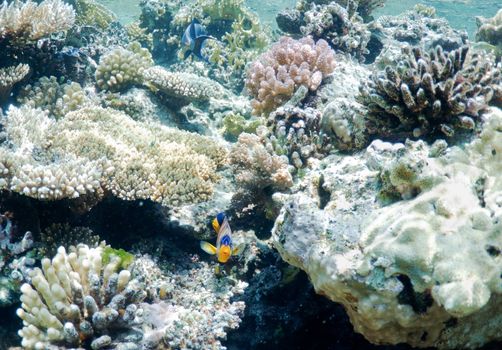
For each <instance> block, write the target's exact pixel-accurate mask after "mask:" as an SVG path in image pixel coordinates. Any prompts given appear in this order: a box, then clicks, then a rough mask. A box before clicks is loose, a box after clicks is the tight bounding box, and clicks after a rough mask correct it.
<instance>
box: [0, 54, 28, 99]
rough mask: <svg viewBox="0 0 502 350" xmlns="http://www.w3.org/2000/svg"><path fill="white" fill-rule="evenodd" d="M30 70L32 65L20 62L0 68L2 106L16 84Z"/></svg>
mask: <svg viewBox="0 0 502 350" xmlns="http://www.w3.org/2000/svg"><path fill="white" fill-rule="evenodd" d="M29 72H30V66H28V65H27V64H23V63H20V64H18V65H17V66H10V67H6V68H0V106H1V105H2V104H3V103H4V102H5V101H6V100H7V99H8V98H9V95H10V92H11V90H12V88H13V87H14V85H15V84H16V83H18V82H19V81H21V80H23V78H24V77H25V76H26V75H27V74H28V73H29Z"/></svg>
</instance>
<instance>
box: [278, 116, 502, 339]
mask: <svg viewBox="0 0 502 350" xmlns="http://www.w3.org/2000/svg"><path fill="white" fill-rule="evenodd" d="M486 120H487V121H486V123H485V124H484V125H483V130H482V132H481V134H480V136H479V138H476V139H474V140H473V141H471V142H470V143H466V144H465V145H464V146H463V147H462V148H460V147H453V148H450V149H448V148H446V144H445V143H444V141H437V142H436V143H435V144H433V145H432V146H430V147H429V146H427V145H426V144H425V142H423V141H416V142H412V141H407V142H406V144H390V143H385V142H382V141H380V140H377V141H374V142H373V143H372V144H371V145H370V146H369V147H368V149H367V150H366V152H363V153H362V154H355V155H353V156H339V155H333V156H330V157H328V158H326V159H324V160H323V161H322V162H321V163H324V164H320V166H319V167H318V170H316V171H312V172H311V173H310V174H309V175H308V176H307V177H306V178H305V181H304V186H305V191H303V192H298V193H296V194H293V195H291V196H290V197H287V196H286V197H285V196H284V195H283V197H285V198H283V199H282V202H283V203H284V206H283V209H282V211H281V215H280V216H279V218H278V219H277V221H276V223H275V227H274V230H273V238H274V242H275V245H276V247H277V248H278V250H279V252H280V254H281V255H282V257H283V258H284V259H285V260H286V261H288V262H289V263H291V264H293V265H294V266H297V267H300V268H302V269H304V270H305V271H306V272H307V273H308V274H309V276H310V279H311V280H312V283H313V284H314V286H315V288H316V290H317V291H318V293H320V294H323V295H325V296H327V297H328V298H330V299H331V300H334V301H336V302H339V303H341V304H343V305H344V306H345V309H346V311H347V313H348V314H349V317H350V319H351V322H352V324H353V325H354V328H355V330H356V331H357V332H361V333H362V334H363V335H364V336H365V337H366V338H367V339H369V340H370V341H371V342H374V343H391V344H397V343H402V342H406V343H408V344H410V345H412V346H417V347H429V346H434V347H438V348H441V349H454V348H469V349H472V348H477V347H480V346H482V345H484V344H486V343H488V342H490V341H493V340H500V339H501V338H500V332H499V331H498V330H499V329H500V317H499V315H500V308H501V305H502V303H501V298H500V295H501V293H502V290H501V284H500V274H501V272H502V270H501V266H502V265H501V264H500V259H501V255H500V250H501V246H502V241H501V236H500V232H501V226H500V225H501V222H502V221H501V219H500V216H501V215H502V211H501V205H500V194H501V193H502V192H501V191H502V188H501V182H500V179H499V174H500V164H501V163H500V157H501V155H502V153H501V148H500V145H502V133H501V132H500V130H502V129H501V127H502V111H501V110H499V109H496V108H492V109H490V113H489V114H487V115H486ZM382 190H384V191H385V192H386V194H387V198H388V195H389V193H393V194H394V196H393V200H391V201H389V200H386V199H382V196H381V192H380V191H382ZM375 198H377V199H378V198H381V199H380V200H377V201H375ZM459 247H463V248H462V249H459Z"/></svg>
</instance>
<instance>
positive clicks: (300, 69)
mask: <svg viewBox="0 0 502 350" xmlns="http://www.w3.org/2000/svg"><path fill="white" fill-rule="evenodd" d="M334 67H335V56H334V52H333V50H331V48H330V47H329V45H328V43H327V42H326V41H324V40H322V39H321V40H318V41H317V42H315V41H314V40H313V39H312V38H311V37H306V38H302V39H300V40H294V39H291V38H289V37H282V38H281V39H280V40H279V42H278V43H276V44H274V45H273V46H272V47H271V49H270V50H269V51H267V52H265V53H264V54H262V55H261V56H260V57H259V58H258V59H257V60H256V61H255V62H253V64H252V65H251V67H250V68H249V69H248V73H247V79H246V88H247V90H248V92H249V93H250V94H251V95H252V96H253V97H254V99H253V101H252V106H253V113H254V114H263V113H268V112H271V111H272V110H274V109H275V108H277V107H278V106H280V105H282V104H283V103H285V102H286V101H287V100H289V99H290V98H291V96H293V94H294V92H295V91H296V89H297V88H298V87H300V86H305V87H307V88H308V89H309V90H310V91H315V90H316V89H317V88H318V87H319V85H321V82H322V80H323V78H324V77H326V76H327V75H328V74H330V73H331V72H333V69H334Z"/></svg>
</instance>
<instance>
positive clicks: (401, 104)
mask: <svg viewBox="0 0 502 350" xmlns="http://www.w3.org/2000/svg"><path fill="white" fill-rule="evenodd" d="M501 82H502V74H501V70H500V66H498V65H496V64H495V63H494V62H493V61H492V60H491V59H490V58H488V57H485V55H484V54H469V49H468V47H466V46H464V47H462V48H460V49H457V50H454V51H450V52H449V53H448V52H444V51H443V49H442V48H441V46H438V47H437V48H436V49H435V50H431V51H430V52H429V53H425V52H423V50H422V49H420V48H418V47H415V48H409V47H405V48H403V56H402V57H401V60H400V61H399V64H398V66H397V67H396V68H394V67H391V66H387V67H386V68H385V70H384V71H380V72H378V73H376V74H373V75H372V77H371V81H370V83H369V86H362V87H361V89H360V90H361V97H362V99H361V100H362V102H363V103H364V104H365V105H367V107H368V109H369V111H370V113H369V114H368V118H367V119H368V120H367V128H368V133H369V134H372V135H376V136H378V137H381V138H384V139H385V138H387V139H398V140H404V139H405V138H406V137H415V138H417V137H439V136H443V137H452V136H454V134H455V132H456V131H460V130H474V129H475V127H476V125H477V124H479V121H480V114H481V113H482V112H483V111H484V110H486V109H487V107H488V105H489V104H496V103H500V100H501V98H502V85H501Z"/></svg>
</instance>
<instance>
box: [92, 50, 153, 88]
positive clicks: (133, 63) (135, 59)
mask: <svg viewBox="0 0 502 350" xmlns="http://www.w3.org/2000/svg"><path fill="white" fill-rule="evenodd" d="M152 65H153V59H152V55H151V54H150V52H149V51H148V49H145V48H142V47H141V45H140V44H139V43H138V42H132V43H131V44H130V45H129V46H128V47H127V49H125V48H122V47H118V48H116V49H114V50H112V51H110V52H108V53H107V54H106V55H104V56H103V57H102V58H101V59H100V60H99V65H98V68H97V69H96V84H97V85H98V87H99V88H100V89H102V90H110V91H120V90H124V89H125V88H127V87H129V86H130V85H134V84H140V83H142V82H143V71H144V70H145V69H147V68H149V67H150V66H152Z"/></svg>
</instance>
